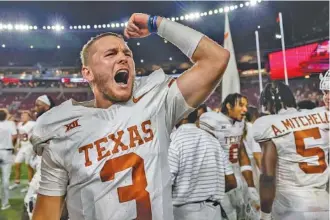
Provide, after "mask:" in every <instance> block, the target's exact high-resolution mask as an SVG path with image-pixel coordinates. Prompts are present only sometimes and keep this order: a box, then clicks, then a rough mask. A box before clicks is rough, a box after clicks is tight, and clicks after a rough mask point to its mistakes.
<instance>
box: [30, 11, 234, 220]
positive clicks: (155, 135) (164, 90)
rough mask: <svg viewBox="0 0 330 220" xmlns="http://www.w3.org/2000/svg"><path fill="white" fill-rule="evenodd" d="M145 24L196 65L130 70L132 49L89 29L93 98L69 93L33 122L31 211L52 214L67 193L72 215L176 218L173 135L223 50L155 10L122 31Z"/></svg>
mask: <svg viewBox="0 0 330 220" xmlns="http://www.w3.org/2000/svg"><path fill="white" fill-rule="evenodd" d="M150 33H158V35H160V36H161V37H163V38H165V39H166V40H168V41H170V42H171V43H173V44H174V45H176V46H177V47H178V48H179V49H180V50H181V51H182V52H183V53H184V54H185V55H187V57H188V58H190V59H191V60H192V61H193V62H194V63H195V65H194V66H193V67H192V68H191V69H189V70H187V71H186V72H185V73H183V74H182V75H181V76H180V77H178V79H177V80H176V81H175V80H174V79H173V78H171V77H170V76H167V75H165V74H164V72H163V70H161V69H159V70H157V71H155V72H153V73H152V74H151V75H150V76H148V77H142V78H140V79H135V65H134V60H133V54H132V51H131V50H130V49H129V48H128V46H127V44H126V43H125V41H124V39H123V38H122V37H121V36H120V35H118V34H114V33H105V34H102V35H99V36H97V37H95V38H92V39H91V40H90V41H89V42H88V43H87V44H86V45H85V46H84V47H83V49H82V52H81V60H82V65H83V66H82V74H83V77H84V78H85V79H86V80H87V81H88V82H89V84H90V86H91V88H92V91H93V93H94V96H95V100H93V101H90V102H85V103H76V102H73V101H72V100H68V101H66V102H64V103H63V104H61V105H59V106H58V107H55V108H53V109H52V110H50V111H48V112H46V113H45V114H43V115H42V116H41V117H40V118H39V119H38V122H37V126H36V129H35V130H34V136H33V142H34V143H35V146H36V151H37V152H39V153H41V152H42V165H41V181H40V187H39V190H38V197H37V202H36V207H35V210H34V212H33V217H32V218H33V220H45V219H47V220H55V219H56V220H58V219H59V217H60V210H61V207H62V205H63V200H64V196H66V197H67V208H68V211H69V217H70V220H80V219H84V220H109V219H138V220H142V219H143V220H151V219H157V220H171V219H173V208H172V203H171V175H170V172H169V165H168V159H167V151H168V147H169V139H170V137H169V134H170V133H171V131H172V129H173V127H174V126H175V124H177V123H178V121H179V120H180V119H181V118H182V117H183V116H184V115H185V114H186V113H188V112H190V111H192V110H193V108H194V107H197V106H198V105H199V104H201V103H202V102H203V101H205V99H206V98H207V97H208V96H209V94H210V93H211V92H212V91H213V89H214V88H215V86H217V84H218V82H219V81H220V79H221V77H222V75H223V73H224V71H225V69H226V66H227V63H228V60H229V52H228V51H226V50H225V49H223V48H222V47H221V46H219V45H218V44H217V43H215V42H214V41H212V40H211V39H209V38H208V37H206V36H204V35H203V34H201V33H199V32H197V31H195V30H193V29H191V28H188V27H186V26H184V25H181V24H179V23H176V22H173V21H170V20H167V19H163V18H162V17H158V16H149V15H147V14H141V13H139V14H133V15H132V16H131V18H130V19H129V21H128V25H127V27H126V28H125V31H124V34H125V36H126V37H128V38H141V37H146V36H148V35H150ZM154 52H155V54H157V53H158V52H159V51H154ZM196 82H198V83H196Z"/></svg>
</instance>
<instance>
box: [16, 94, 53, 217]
mask: <svg viewBox="0 0 330 220" xmlns="http://www.w3.org/2000/svg"><path fill="white" fill-rule="evenodd" d="M54 106H55V103H54V101H53V100H52V98H51V97H49V96H48V95H42V96H39V97H38V98H37V99H36V101H35V110H36V114H37V118H39V117H40V116H41V115H42V114H44V113H45V112H47V111H49V110H50V109H51V108H53V107H54ZM29 165H30V166H31V167H32V168H33V170H34V171H35V172H34V175H33V178H32V180H31V182H30V183H29V188H28V191H27V193H26V195H25V197H24V212H23V213H22V215H23V216H22V220H28V219H31V218H32V211H33V207H34V206H35V201H36V198H37V190H38V188H39V181H40V178H41V156H38V155H37V154H35V153H33V155H32V157H31V159H30V162H29Z"/></svg>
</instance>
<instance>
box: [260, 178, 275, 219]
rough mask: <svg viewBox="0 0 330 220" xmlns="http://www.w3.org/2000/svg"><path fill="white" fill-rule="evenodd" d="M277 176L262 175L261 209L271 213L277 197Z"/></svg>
mask: <svg viewBox="0 0 330 220" xmlns="http://www.w3.org/2000/svg"><path fill="white" fill-rule="evenodd" d="M275 189H276V186H275V177H273V176H266V175H265V174H261V175H260V203H261V211H262V212H265V213H270V212H271V211H272V205H273V201H274V198H275Z"/></svg>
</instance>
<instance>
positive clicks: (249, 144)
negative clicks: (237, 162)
mask: <svg viewBox="0 0 330 220" xmlns="http://www.w3.org/2000/svg"><path fill="white" fill-rule="evenodd" d="M252 126H253V124H252V123H250V122H246V123H245V129H246V133H247V134H246V137H245V138H244V139H243V142H244V146H245V149H246V153H247V154H248V156H249V158H250V160H251V159H253V153H256V152H258V153H259V152H261V148H260V145H259V143H257V142H256V141H255V140H254V138H253V133H252Z"/></svg>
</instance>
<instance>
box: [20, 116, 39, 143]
mask: <svg viewBox="0 0 330 220" xmlns="http://www.w3.org/2000/svg"><path fill="white" fill-rule="evenodd" d="M34 125H35V121H28V122H26V123H25V124H23V122H20V123H18V125H17V130H18V138H19V141H20V144H21V146H26V145H31V142H30V137H31V135H32V131H33V127H34Z"/></svg>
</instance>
